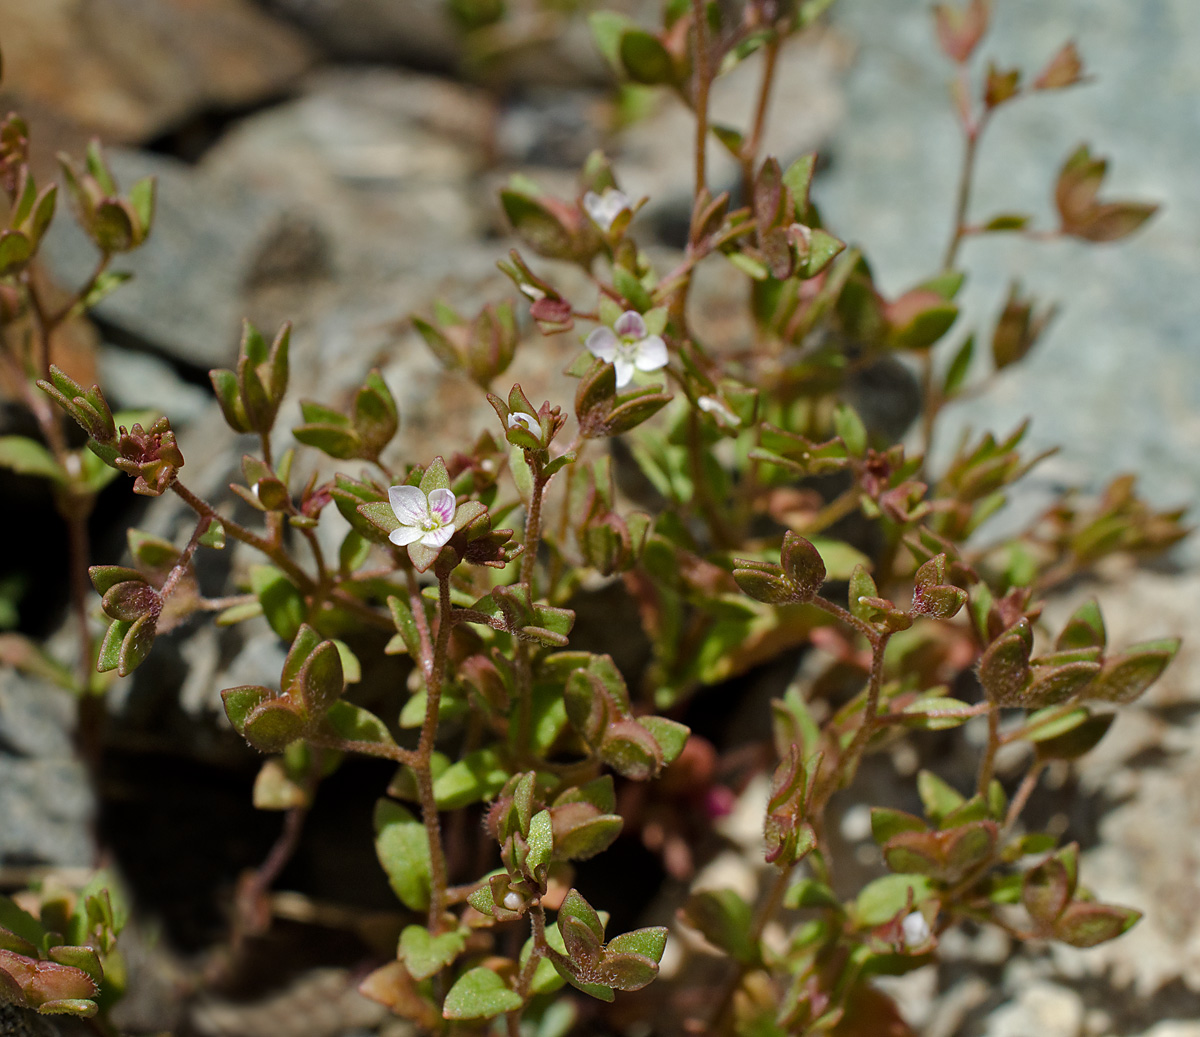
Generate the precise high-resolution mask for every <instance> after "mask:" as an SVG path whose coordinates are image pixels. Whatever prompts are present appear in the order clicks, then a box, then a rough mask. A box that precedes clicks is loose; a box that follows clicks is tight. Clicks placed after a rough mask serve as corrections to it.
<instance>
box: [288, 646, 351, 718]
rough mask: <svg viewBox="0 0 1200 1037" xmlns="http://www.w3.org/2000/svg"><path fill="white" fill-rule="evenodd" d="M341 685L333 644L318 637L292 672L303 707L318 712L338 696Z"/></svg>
mask: <svg viewBox="0 0 1200 1037" xmlns="http://www.w3.org/2000/svg"><path fill="white" fill-rule="evenodd" d="M345 686H346V682H345V678H344V676H343V674H342V656H341V653H340V652H339V651H338V648H337V645H335V644H334V643H333V642H332V641H322V642H321V643H320V644H319V645H317V647H316V648H314V649H313V651H312V653H311V654H310V655H309V656H308V658H307V659H305V661H304V665H303V666H301V667H300V671H299V672H298V673H297V674H296V690H297V692H298V693H299V695H300V699H301V701H302V702H303V703H304V706H305V709H307V710H308V712H309V713H311V714H312V715H313V716H319V715H321V714H322V713H324V712H325V711H326V710H327V709H329V707H330V706H332V705H333V704H334V703H335V702H336V701H337V700H338V699H339V698H340V697H341V695H342V691H343V690H344V689H345Z"/></svg>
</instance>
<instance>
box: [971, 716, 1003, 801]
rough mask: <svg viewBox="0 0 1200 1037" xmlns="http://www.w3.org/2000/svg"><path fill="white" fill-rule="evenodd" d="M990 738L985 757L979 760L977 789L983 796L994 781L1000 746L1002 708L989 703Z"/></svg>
mask: <svg viewBox="0 0 1200 1037" xmlns="http://www.w3.org/2000/svg"><path fill="white" fill-rule="evenodd" d="M987 719H988V738H987V745H986V746H985V747H984V750H983V759H982V760H981V761H980V762H979V778H978V780H977V781H976V782H975V791H976V792H978V793H979V795H981V796H983V795H986V794H987V790H988V786H989V785H990V784H991V783H992V774H993V772H994V770H995V764H996V750H997V749H999V748H1000V710H999V709H997V708H996V707H995V706H993V705H991V703H988V713H987Z"/></svg>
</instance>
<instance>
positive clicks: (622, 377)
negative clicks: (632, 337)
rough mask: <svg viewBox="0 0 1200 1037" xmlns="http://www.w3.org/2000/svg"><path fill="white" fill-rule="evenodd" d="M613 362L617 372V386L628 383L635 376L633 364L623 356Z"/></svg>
mask: <svg viewBox="0 0 1200 1037" xmlns="http://www.w3.org/2000/svg"><path fill="white" fill-rule="evenodd" d="M612 363H613V367H614V368H615V369H616V372H617V388H618V389H619V388H621V386H623V385H628V384H629V383H630V381H631V380H632V378H633V364H632V363H630V361H629V360H628V359H627V358H625V357H623V356H619V357H617V358H616V359H615V360H614V361H613V362H612Z"/></svg>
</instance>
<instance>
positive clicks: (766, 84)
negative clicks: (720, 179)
mask: <svg viewBox="0 0 1200 1037" xmlns="http://www.w3.org/2000/svg"><path fill="white" fill-rule="evenodd" d="M778 58H779V37H778V36H772V37H771V39H770V40H768V41H767V43H766V44H765V45H764V46H763V76H762V83H761V84H760V86H759V89H758V103H757V104H756V106H755V110H754V123H753V124H752V127H751V130H750V137H749V139H748V140H747V141H746V143H745V145H744V146H743V148H742V154H741V159H742V190H743V193H744V196H745V197H746V198H747V199H748V198H749V197H750V192H751V191H752V190H753V188H754V166H755V163H756V162H757V161H758V153H759V151H760V150H761V149H762V142H763V131H764V130H765V129H766V125H767V109H768V108H769V107H770V103H771V93H772V89H773V87H774V85H775V66H776V64H777V62H778Z"/></svg>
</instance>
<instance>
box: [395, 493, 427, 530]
mask: <svg viewBox="0 0 1200 1037" xmlns="http://www.w3.org/2000/svg"><path fill="white" fill-rule="evenodd" d="M388 503H389V504H391V506H392V511H393V512H395V515H396V518H397V519H399V520H400V525H402V526H419V525H420V524H421V523H422V522H424V521H425V520H426V519H427V518H429V505H428V503H426V500H425V494H423V493H422V492H421V491H420V489H419V488H418V487H416V486H392V487H390V488H389V489H388Z"/></svg>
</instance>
